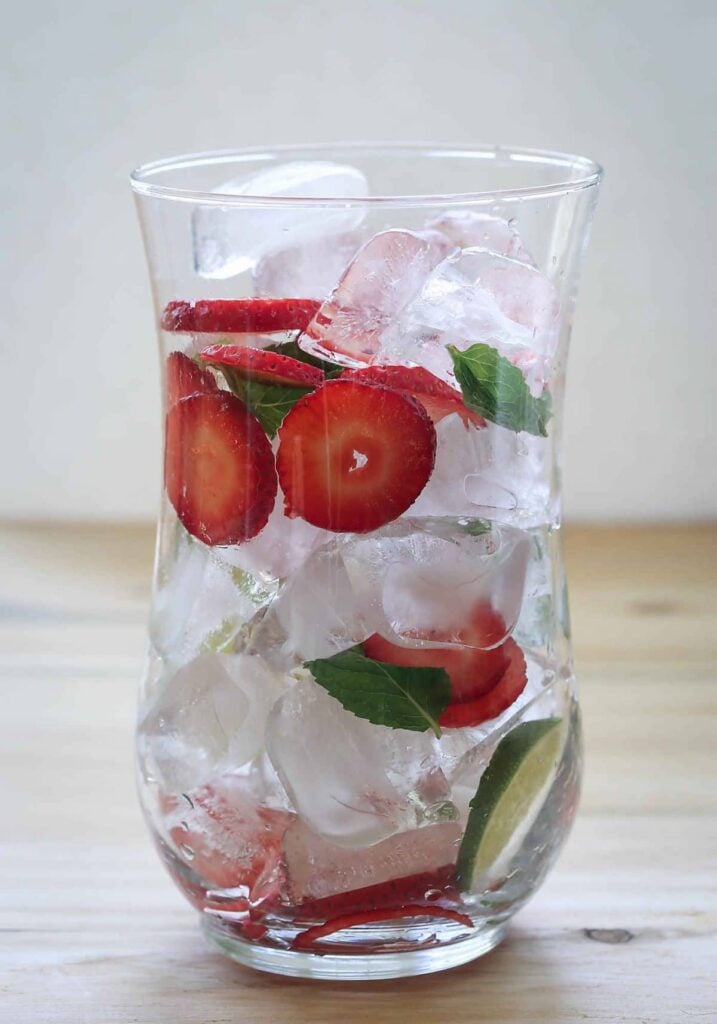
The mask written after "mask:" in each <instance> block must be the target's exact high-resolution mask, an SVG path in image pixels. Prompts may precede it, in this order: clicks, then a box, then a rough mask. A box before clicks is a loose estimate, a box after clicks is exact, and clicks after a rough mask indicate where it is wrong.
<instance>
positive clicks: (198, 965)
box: [0, 524, 717, 1024]
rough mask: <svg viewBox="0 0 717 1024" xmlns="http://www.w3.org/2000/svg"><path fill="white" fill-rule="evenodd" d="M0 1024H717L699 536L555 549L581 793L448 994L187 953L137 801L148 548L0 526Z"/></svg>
mask: <svg viewBox="0 0 717 1024" xmlns="http://www.w3.org/2000/svg"><path fill="white" fill-rule="evenodd" d="M2 534H3V544H2V552H1V554H0V558H1V559H2V562H1V564H0V669H2V683H1V684H0V685H2V700H3V705H2V715H1V716H0V772H1V774H2V778H3V779H4V780H5V784H4V786H3V790H2V804H1V805H0V806H1V807H2V813H0V866H1V870H0V1021H2V1022H5V1021H7V1022H8V1024H25V1022H30V1021H32V1022H33V1024H34V1022H37V1021H42V1022H45V1021H46V1022H48V1024H85V1022H86V1024H97V1022H102V1024H105V1022H107V1024H115V1022H116V1024H131V1022H146V1024H163V1022H168V1024H169V1022H172V1024H183V1022H187V1024H190V1022H191V1024H194V1022H196V1024H199V1022H201V1024H208V1022H210V1021H211V1022H217V1024H224V1022H227V1024H228V1022H230V1021H231V1022H232V1024H235V1022H247V1024H265V1022H266V1024H269V1022H271V1024H276V1022H277V1021H281V1020H287V1021H291V1022H292V1024H294V1022H297V1024H301V1022H304V1021H306V1022H309V1021H310V1022H311V1024H322V1022H328V1021H334V1020H335V1019H336V1018H337V1017H339V1016H340V1017H341V1018H342V1019H345V1020H346V1021H347V1022H354V1021H355V1022H357V1024H361V1022H368V1021H371V1022H372V1024H373V1022H375V1021H377V1020H379V1021H382V1022H383V1021H386V1022H390V1021H394V1020H395V1021H403V1020H405V1019H411V1017H412V1016H413V1017H415V1018H416V1019H419V1020H439V1021H443V1020H446V1021H450V1022H456V1024H463V1022H466V1024H468V1022H469V1021H470V1022H474V1021H480V1022H483V1021H485V1022H495V1024H509V1022H510V1024H514V1022H522V1021H535V1022H538V1024H541V1022H546V1024H547V1022H550V1024H577V1022H580V1021H588V1022H595V1024H618V1022H630V1024H639V1022H646V1024H675V1022H678V1021H683V1020H684V1021H686V1022H687V1021H690V1020H694V1021H695V1022H698V1024H702V1022H704V1024H706V1022H708V1021H715V1020H717V1010H716V1007H717V988H716V986H715V972H714V962H715V958H716V956H717V940H716V939H715V933H716V931H717V896H716V895H715V864H716V863H717V814H716V813H715V812H716V810H717V802H716V799H715V786H714V768H715V755H714V736H715V725H716V724H717V706H716V705H717V698H716V694H717V691H716V690H715V681H716V680H715V676H716V671H715V664H716V662H717V649H716V648H717V636H716V632H717V631H715V629H714V623H715V620H716V619H717V616H716V615H715V612H716V611H717V593H716V590H715V576H716V575H717V573H716V569H717V557H716V556H717V529H716V528H712V527H689V528H658V527H649V528H645V529H643V528H639V529H638V528H620V529H607V528H599V529H598V528H583V529H579V530H572V531H568V532H567V538H566V548H567V554H568V561H569V566H570V580H571V595H572V604H573V612H574V614H573V622H574V630H575V637H576V648H577V664H578V669H579V676H580V682H581V697H582V704H583V711H584V718H585V726H586V750H587V761H586V779H585V787H584V796H583V801H582V805H581V813H580V815H579V818H578V821H577V823H576V826H575V828H574V830H573V833H572V835H571V837H570V840H569V841H568V844H567V847H566V849H565V851H564V853H563V855H562V857H561V859H560V861H559V864H558V866H557V868H556V869H555V870H554V871H553V873H552V874H551V876H550V877H549V879H548V881H547V883H546V884H545V886H544V887H543V889H541V890H540V892H539V893H538V894H537V895H536V897H535V898H534V900H533V901H532V902H531V903H530V904H529V906H528V907H527V908H525V909H524V910H523V911H522V912H521V913H520V914H519V915H518V916H517V918H516V920H515V923H514V925H513V927H512V928H511V930H510V933H509V937H508V939H507V940H506V942H505V943H504V944H503V945H502V946H501V947H500V948H499V949H498V950H495V951H494V952H493V953H491V954H490V955H489V956H487V957H485V958H484V959H483V960H481V961H479V962H477V963H475V964H470V965H466V966H465V967H462V968H459V969H458V970H456V971H453V972H450V973H448V974H444V975H434V976H432V977H423V978H415V979H405V980H401V981H394V982H382V983H376V984H373V985H371V984H359V983H351V984H339V983H315V982H302V981H296V980H289V979H281V978H275V977H270V976H263V975H260V974H258V973H255V972H252V971H249V970H246V969H244V968H241V967H238V966H236V965H233V964H230V963H228V962H226V961H224V960H223V959H222V958H221V957H219V956H218V955H216V954H214V953H211V952H209V951H208V950H207V949H206V948H205V947H204V945H203V942H202V940H201V937H200V935H199V932H198V929H197V928H196V923H195V916H194V914H193V912H192V911H191V910H190V909H189V908H188V907H187V905H186V904H185V903H184V901H183V899H182V898H181V897H180V895H179V894H178V893H177V892H176V891H175V889H174V888H173V886H172V885H171V883H170V882H169V880H168V878H167V877H166V875H165V874H164V872H163V871H162V869H161V867H160V865H159V862H158V860H157V858H156V856H155V854H154V852H153V850H152V849H151V847H150V844H149V842H148V841H147V838H146V835H145V832H144V827H143V824H142V821H141V818H140V814H139V810H138V808H137V804H136V800H135V795H134V782H133V777H132V749H131V734H132V728H133V721H134V697H135V686H136V680H137V677H138V675H139V672H140V665H141V659H142V655H143V646H144V621H145V614H146V601H147V596H148V582H149V572H150V569H149V564H150V561H151V552H152V536H151V531H150V530H149V529H147V528H118V527H112V528H102V527H93V528H91V529H90V528H87V527H84V526H82V527H73V526H68V527H63V528H56V527H53V528H50V527H47V526H42V525H35V526H31V527H28V526H22V525H20V524H18V525H14V526H13V525H8V526H6V527H4V528H3V531H2Z"/></svg>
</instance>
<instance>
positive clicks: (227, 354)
mask: <svg viewBox="0 0 717 1024" xmlns="http://www.w3.org/2000/svg"><path fill="white" fill-rule="evenodd" d="M599 180H600V169H599V167H597V166H596V165H595V164H593V163H592V162H590V161H589V160H585V159H582V158H579V157H574V156H567V155H562V154H556V153H547V152H534V151H528V150H508V149H498V148H492V147H474V148H461V147H452V148H440V147H433V148H432V147H426V146H405V145H397V146H387V145H377V146H373V145H338V146H333V147H330V148H329V147H304V148H294V147H291V148H284V149H274V150H272V151H265V150H253V151H249V150H245V151H237V152H227V153H211V154H204V155H198V156H187V157H179V158H177V159H173V160H166V161H161V162H159V163H154V164H148V165H146V166H144V167H142V168H140V169H139V170H137V171H136V172H135V173H134V174H133V175H132V186H133V189H134V192H135V194H136V197H137V202H138V207H139V215H140V220H141V224H142V229H143V234H144V240H145V245H146V249H147V255H148V260H149V266H150V273H151V278H152V284H153V290H154V296H155V301H156V314H157V324H158V330H159V340H160V351H161V358H162V367H163V408H164V414H165V429H164V452H165V455H164V490H163V498H162V504H161V511H160V518H159V531H158V542H157V557H156V566H155V578H154V591H153V600H152V613H151V624H150V645H149V658H148V667H147V671H146V675H145V678H144V681H143V684H142V688H141V694H140V704H139V719H138V731H137V737H138V763H139V778H140V793H141V799H142V804H143V808H144V812H145V814H146V817H147V821H148V824H149V828H150V830H151V833H152V836H153V838H154V841H155V843H156V844H157V848H158V849H159V851H160V854H161V856H162V858H163V860H164V863H165V865H166V867H167V869H168V871H169V873H170V874H171V876H172V878H173V879H174V881H175V882H176V883H177V885H178V886H179V888H180V889H181V890H182V892H183V893H184V894H185V895H186V897H187V899H188V900H189V901H190V902H191V903H192V904H193V905H194V906H195V907H197V908H198V909H199V910H200V912H201V918H202V922H203V927H204V929H205V931H206V934H207V936H208V937H209V939H210V941H211V942H212V943H213V944H214V945H215V946H216V947H218V948H219V949H220V950H222V951H223V952H224V953H225V954H227V955H228V956H230V957H232V958H234V959H236V960H239V961H241V962H243V963H246V964H250V965H251V966H253V967H257V968H260V969H263V970H266V971H273V972H277V973H281V974H291V975H300V976H311V977H323V978H326V977H332V978H335V977H341V978H347V979H350V978H388V977H396V976H400V975H410V974H420V973H424V972H428V971H436V970H441V969H443V968H447V967H452V966H455V965H457V964H461V963H464V962H466V961H467V960H470V959H472V958H474V957H477V956H479V955H480V954H482V953H485V952H486V951H487V950H489V949H491V948H492V947H493V946H495V945H496V943H497V942H499V941H500V939H501V937H502V935H503V933H504V930H505V928H506V922H507V921H508V919H509V918H510V917H511V915H512V914H514V913H515V911H516V910H517V909H518V908H519V907H520V906H521V905H522V904H523V903H525V901H526V900H527V899H528V898H529V897H530V896H531V895H532V893H533V892H535V890H536V888H537V887H538V886H539V885H540V882H541V880H542V878H543V877H544V875H545V873H546V871H547V870H548V868H549V866H550V865H551V863H552V862H553V860H554V858H555V856H556V854H557V852H558V850H559V848H560V846H561V844H562V842H563V840H564V838H565V836H566V833H567V831H568V829H569V827H570V823H571V820H572V818H573V815H574V812H575V806H576V801H577V797H578V789H579V775H580V729H579V716H578V708H577V703H576V695H575V684H574V678H573V669H572V661H571V650H570V630H569V621H568V607H567V597H566V588H565V578H564V571H563V557H562V547H561V536H560V468H559V467H560V429H561V427H560V421H561V410H562V397H563V387H564V379H565V364H566V358H567V351H568V340H569V335H570V328H571V320H572V313H573V307H574V302H575V294H576V284H577V277H578V271H579V267H580V263H581V257H582V254H583V253H584V251H585V247H586V243H587V238H588V230H589V225H590V220H591V216H592V212H593V208H594V205H595V200H596V197H597V192H598V185H599Z"/></svg>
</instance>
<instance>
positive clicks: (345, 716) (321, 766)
mask: <svg viewBox="0 0 717 1024" xmlns="http://www.w3.org/2000/svg"><path fill="white" fill-rule="evenodd" d="M382 730H383V731H386V732H390V730H386V729H385V727H383V726H377V725H372V724H371V723H370V722H367V721H366V720H364V719H362V718H357V717H356V715H353V714H352V713H351V712H350V711H346V710H345V709H344V708H343V707H342V706H341V704H339V702H338V701H337V700H335V699H334V698H333V697H331V696H329V694H327V693H326V691H325V690H323V689H322V687H320V686H319V685H318V683H315V682H314V681H313V680H311V679H306V680H301V681H300V682H297V684H296V685H295V686H294V687H293V688H292V689H291V690H290V691H289V692H288V693H287V694H285V695H284V697H282V698H281V700H280V701H279V702H278V703H277V704H276V706H275V707H274V709H273V711H272V713H271V715H270V716H269V724H268V727H267V733H266V747H267V751H268V753H269V757H270V758H271V761H272V764H273V765H274V768H275V769H276V773H277V775H278V776H279V778H280V779H281V782H282V784H283V786H284V789H285V790H286V792H287V793H288V794H289V796H290V798H291V802H292V804H293V807H294V809H295V810H296V812H297V814H298V815H299V817H300V818H301V819H302V820H303V821H304V823H305V824H306V825H307V826H308V827H309V828H310V829H312V830H313V831H314V832H317V833H318V834H319V835H321V836H322V837H323V838H324V839H327V840H329V841H330V842H332V843H335V844H337V845H338V846H343V847H352V848H360V847H365V846H371V845H373V844H374V843H378V842H380V841H381V840H382V839H386V838H387V837H388V836H391V835H393V834H394V833H395V832H398V831H400V830H401V829H403V828H407V827H412V826H415V824H416V812H415V809H414V807H413V806H412V804H411V802H410V801H409V800H408V798H407V796H406V795H405V794H404V793H402V792H400V791H399V789H398V788H397V787H396V785H394V783H393V782H392V781H391V779H390V777H389V773H388V768H387V765H386V760H385V748H384V743H383V739H384V738H383V737H382V736H381V731H382Z"/></svg>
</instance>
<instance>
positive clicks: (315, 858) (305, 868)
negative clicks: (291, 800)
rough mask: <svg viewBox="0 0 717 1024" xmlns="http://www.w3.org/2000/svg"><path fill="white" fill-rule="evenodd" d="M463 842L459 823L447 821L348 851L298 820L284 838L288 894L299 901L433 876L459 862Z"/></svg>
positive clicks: (290, 897) (296, 901)
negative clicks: (458, 857)
mask: <svg viewBox="0 0 717 1024" xmlns="http://www.w3.org/2000/svg"><path fill="white" fill-rule="evenodd" d="M460 838H461V827H460V825H458V824H457V823H456V822H443V823H440V824H436V825H427V826H426V827H424V828H420V829H411V830H410V831H408V832H401V833H400V834H399V835H394V836H391V837H390V838H388V839H384V840H383V842H380V843H377V844H376V845H375V846H372V847H371V848H370V849H367V850H365V849H364V850H348V849H346V848H345V847H343V846H337V845H335V844H334V843H331V842H328V841H327V840H326V839H325V838H323V837H322V836H320V835H317V834H316V833H315V832H312V831H311V830H310V829H309V828H307V826H306V825H305V824H304V823H303V822H302V821H296V822H294V823H293V824H292V825H291V826H290V827H289V828H288V829H287V830H286V832H285V833H284V836H283V840H282V847H283V852H284V863H285V869H286V894H287V896H288V898H289V899H290V900H291V902H292V903H301V902H303V901H305V900H319V899H324V898H325V897H326V896H335V895H337V894H338V893H343V892H351V891H352V890H353V889H363V888H364V887H366V886H369V885H379V884H380V883H381V882H390V881H391V880H393V879H395V878H406V877H408V876H409V875H417V874H422V873H424V872H433V871H436V870H438V869H439V868H442V867H445V866H446V865H449V864H454V863H455V860H456V856H457V853H458V845H459V843H460Z"/></svg>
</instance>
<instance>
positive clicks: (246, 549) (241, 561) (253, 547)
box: [215, 491, 334, 581]
mask: <svg viewBox="0 0 717 1024" xmlns="http://www.w3.org/2000/svg"><path fill="white" fill-rule="evenodd" d="M332 536H334V535H333V534H331V533H329V532H328V531H327V530H321V529H319V528H318V527H317V526H312V525H311V523H307V522H306V520H305V519H301V518H300V517H298V516H296V517H294V518H290V517H289V516H287V515H286V514H285V512H284V496H283V494H282V493H281V491H279V494H278V495H277V498H276V502H275V503H274V508H273V509H272V512H271V515H270V516H269V519H268V521H267V524H266V526H265V527H264V529H263V530H262V531H261V532H260V533H259V534H257V536H256V537H253V538H252V539H251V540H249V541H247V542H246V543H244V544H235V545H232V546H231V547H226V548H217V549H215V551H216V557H217V558H218V559H219V560H220V561H222V562H225V563H226V564H228V565H232V566H234V567H236V568H239V569H243V570H244V571H245V572H247V573H252V574H254V575H257V576H259V577H261V579H262V580H268V581H270V580H279V579H283V578H284V577H287V576H291V575H293V574H294V573H296V572H297V570H298V569H299V567H300V566H301V565H303V563H304V562H305V561H306V559H307V558H308V557H309V555H310V554H311V552H312V551H314V550H315V549H316V548H317V547H319V545H321V544H322V543H324V542H325V541H326V540H327V538H330V537H332Z"/></svg>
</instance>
